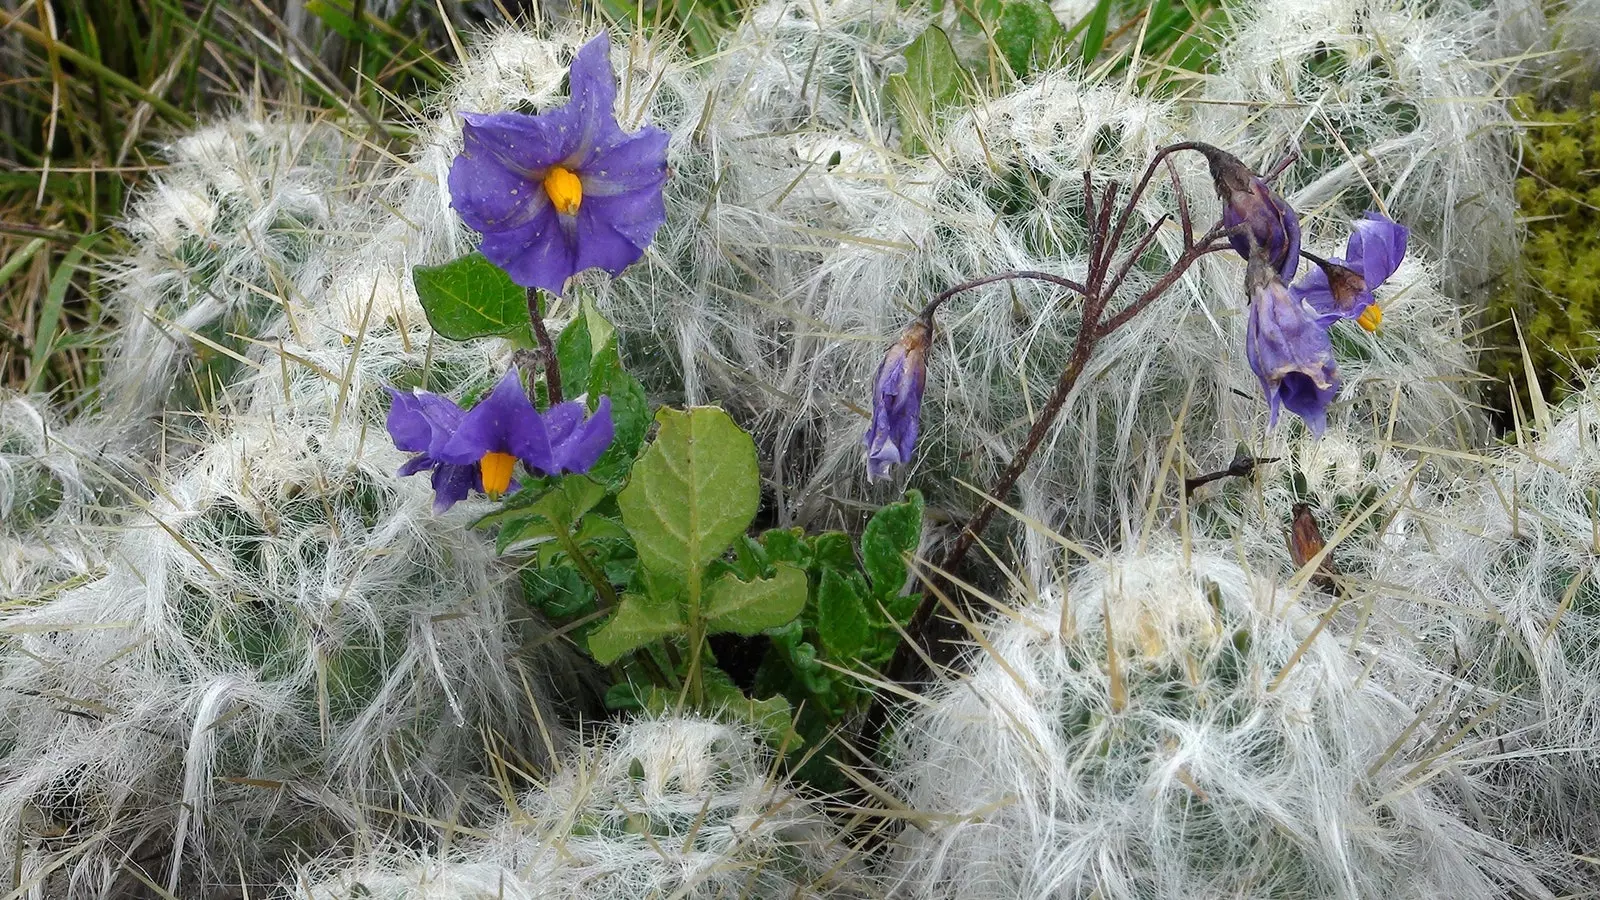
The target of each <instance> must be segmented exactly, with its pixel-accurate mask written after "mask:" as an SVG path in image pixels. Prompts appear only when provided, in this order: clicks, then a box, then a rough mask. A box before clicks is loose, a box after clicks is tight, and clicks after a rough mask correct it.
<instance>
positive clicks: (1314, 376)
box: [1244, 249, 1339, 436]
mask: <svg viewBox="0 0 1600 900" xmlns="http://www.w3.org/2000/svg"><path fill="white" fill-rule="evenodd" d="M1245 289H1246V291H1247V292H1248V293H1249V295H1250V321H1249V324H1248V326H1247V328H1246V331H1245V339H1244V349H1245V356H1246V357H1247V358H1248V359H1249V360H1250V368H1251V369H1252V370H1254V371H1255V373H1256V378H1258V379H1260V381H1261V390H1262V392H1264V393H1265V394H1266V395H1267V404H1268V406H1269V407H1270V409H1271V418H1270V420H1269V426H1271V425H1277V424H1278V410H1279V408H1280V407H1287V408H1288V410H1289V411H1290V412H1292V413H1294V414H1295V415H1297V416H1299V417H1300V418H1302V419H1304V420H1305V423H1306V427H1308V428H1310V429H1311V431H1312V433H1313V434H1316V435H1319V436H1320V435H1321V434H1322V432H1323V429H1325V428H1326V427H1327V424H1328V404H1329V403H1332V402H1333V398H1334V395H1336V394H1337V393H1338V392H1339V366H1338V364H1337V363H1336V362H1335V361H1334V358H1333V342H1332V340H1331V339H1330V338H1329V337H1328V325H1327V324H1325V323H1323V322H1322V320H1321V317H1320V316H1319V315H1318V313H1317V311H1316V310H1315V309H1313V308H1312V307H1311V305H1310V304H1308V303H1306V302H1305V301H1304V300H1302V299H1300V298H1298V297H1296V296H1294V295H1293V294H1292V293H1290V291H1289V286H1288V285H1286V284H1284V283H1283V278H1282V277H1281V276H1280V275H1279V273H1278V270H1277V269H1276V268H1275V267H1274V266H1273V264H1272V263H1271V262H1270V261H1269V260H1268V258H1267V255H1266V253H1265V252H1264V251H1263V250H1260V249H1258V250H1257V252H1256V253H1255V254H1254V255H1252V256H1251V257H1250V263H1249V265H1248V266H1247V267H1246V270H1245Z"/></svg>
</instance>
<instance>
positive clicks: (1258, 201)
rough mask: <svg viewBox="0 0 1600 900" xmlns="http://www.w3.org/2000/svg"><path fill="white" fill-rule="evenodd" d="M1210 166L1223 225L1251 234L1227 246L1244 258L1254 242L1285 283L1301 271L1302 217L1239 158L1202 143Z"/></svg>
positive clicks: (1239, 236)
mask: <svg viewBox="0 0 1600 900" xmlns="http://www.w3.org/2000/svg"><path fill="white" fill-rule="evenodd" d="M1198 149H1199V150H1200V152H1201V153H1203V154H1205V157H1206V162H1207V163H1208V164H1209V165H1210V166H1211V180H1212V181H1213V182H1215V184H1216V188H1217V196H1218V197H1219V198H1221V200H1222V224H1223V226H1224V227H1227V228H1232V227H1234V226H1235V225H1245V226H1247V227H1248V229H1249V231H1250V233H1249V234H1248V235H1245V234H1235V235H1229V237H1228V243H1229V244H1231V245H1232V246H1233V249H1234V250H1235V251H1237V252H1238V254H1239V255H1240V256H1242V257H1244V258H1245V259H1247V260H1248V259H1249V258H1250V246H1251V240H1252V238H1253V239H1254V242H1255V243H1256V244H1258V245H1260V246H1261V247H1263V248H1265V249H1266V251H1267V258H1268V259H1269V260H1270V261H1271V262H1272V265H1273V267H1274V268H1276V269H1277V270H1278V273H1279V274H1280V275H1282V276H1283V279H1284V280H1285V281H1289V280H1292V279H1293V278H1294V273H1295V272H1296V270H1298V269H1299V268H1300V217H1299V216H1298V215H1296V214H1295V211H1294V207H1292V206H1290V205H1289V204H1288V202H1287V201H1285V200H1284V199H1283V198H1282V197H1279V196H1278V195H1277V193H1276V192H1274V191H1273V190H1272V188H1270V187H1268V186H1267V183H1266V182H1265V181H1262V180H1261V178H1260V177H1259V176H1258V175H1256V173H1255V172H1252V171H1251V170H1250V167H1249V166H1247V165H1245V164H1244V162H1243V161H1241V160H1240V159H1239V157H1237V156H1234V155H1233V154H1232V153H1229V152H1227V151H1226V150H1220V149H1218V148H1216V147H1213V146H1211V145H1210V144H1199V145H1198Z"/></svg>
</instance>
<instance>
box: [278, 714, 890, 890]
mask: <svg viewBox="0 0 1600 900" xmlns="http://www.w3.org/2000/svg"><path fill="white" fill-rule="evenodd" d="M451 850H452V853H451V855H450V856H449V857H448V858H432V859H430V858H420V857H417V856H415V855H407V854H404V853H399V852H396V851H393V850H379V851H375V852H374V853H373V854H370V855H368V856H367V857H365V858H358V859H356V860H354V861H331V862H325V863H320V864H313V865H311V866H309V867H307V868H306V869H305V870H304V871H303V872H302V875H301V877H300V879H299V881H300V883H301V884H302V885H303V886H304V885H309V886H310V887H308V888H307V887H302V889H301V892H300V893H299V894H297V895H296V896H299V897H306V898H315V900H344V898H353V897H362V896H374V897H380V898H387V897H396V898H398V897H418V896H421V897H431V896H440V897H444V896H449V897H456V896H460V897H486V898H487V897H496V898H498V897H502V896H504V897H512V898H520V897H535V896H539V897H548V896H561V897H572V898H575V900H613V898H617V900H622V898H632V897H666V896H676V897H686V898H713V897H792V896H863V894H862V893H861V877H862V876H861V874H860V873H859V871H857V867H856V866H854V865H852V864H850V860H849V856H850V854H849V848H847V847H846V846H845V845H844V844H843V842H842V838H841V836H840V834H839V833H838V831H837V829H836V828H835V826H834V825H833V824H832V823H831V822H830V820H829V819H828V817H827V816H826V815H825V814H824V812H823V811H822V808H821V807H820V805H819V804H818V803H817V802H816V800H814V799H811V798H808V797H806V796H803V795H801V794H799V793H797V792H796V791H795V789H793V788H792V787H790V786H789V785H787V784H786V783H785V782H784V781H783V779H782V777H781V776H780V775H778V774H777V769H776V768H775V767H774V765H773V759H772V756H771V754H770V752H769V751H766V750H765V749H763V748H762V745H761V744H760V742H759V741H758V740H757V739H756V737H755V735H754V734H753V733H752V732H750V731H749V730H748V729H745V728H740V727H736V726H732V725H728V724H725V723H720V722H715V721H710V720H706V719H701V718H696V717H681V716H675V715H670V714H669V715H666V716H662V717H647V718H643V719H638V720H633V721H629V722H624V723H620V724H617V725H612V726H607V727H606V728H604V729H601V730H600V732H599V733H598V734H597V735H596V736H595V737H594V738H593V739H592V740H590V741H587V742H585V743H583V744H581V745H579V746H576V747H574V748H573V749H572V750H571V751H570V752H569V753H565V754H563V755H562V757H561V759H560V761H559V763H558V767H557V770H556V772H555V774H554V775H553V776H552V777H551V778H550V780H549V782H548V784H546V785H544V786H541V787H536V788H534V789H532V790H530V791H527V792H525V793H524V794H522V795H521V796H520V797H519V798H518V800H517V803H516V805H515V809H514V810H513V811H512V813H511V814H510V815H509V816H508V817H507V818H506V819H505V820H504V821H503V822H502V823H501V824H500V825H498V826H496V827H494V828H491V829H490V830H489V831H488V833H487V834H486V836H484V837H482V838H480V839H476V840H474V839H470V838H468V839H461V840H458V841H456V842H455V843H454V845H453V846H452V848H451ZM358 885H359V887H357V886H358ZM443 885H450V888H449V890H456V891H460V893H459V894H458V893H448V892H447V891H446V890H445V889H444V888H443V887H442V886H443ZM408 890H409V891H414V893H413V892H408ZM368 891H370V892H371V893H370V894H369V893H366V892H368ZM432 892H437V893H432ZM497 892H498V893H497Z"/></svg>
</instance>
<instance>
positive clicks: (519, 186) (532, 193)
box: [449, 127, 550, 233]
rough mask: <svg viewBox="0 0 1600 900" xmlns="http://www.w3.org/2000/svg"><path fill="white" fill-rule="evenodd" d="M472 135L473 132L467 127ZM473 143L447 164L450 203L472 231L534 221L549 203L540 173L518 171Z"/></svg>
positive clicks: (507, 226)
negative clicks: (478, 149)
mask: <svg viewBox="0 0 1600 900" xmlns="http://www.w3.org/2000/svg"><path fill="white" fill-rule="evenodd" d="M467 133H468V134H469V135H472V134H473V133H474V132H473V131H472V130H471V129H470V127H469V129H468V132H467ZM472 144H473V142H472V141H471V140H469V141H468V142H467V146H468V149H466V150H463V151H461V155H460V156H457V157H456V158H455V160H454V161H453V162H452V163H451V164H450V178H449V185H450V206H451V207H452V208H453V209H455V211H456V212H457V213H458V214H459V215H460V216H461V221H463V222H465V223H467V226H468V227H470V228H472V229H473V230H474V231H479V232H485V233H488V232H496V231H505V230H506V229H511V228H518V227H521V226H522V225H525V224H527V223H528V222H531V221H533V219H535V218H536V217H537V216H538V215H539V213H540V212H541V211H543V210H544V209H547V208H548V207H549V206H550V198H549V195H547V194H546V193H545V190H544V182H543V180H542V177H541V176H535V175H530V174H527V173H524V172H519V171H517V170H515V169H512V168H509V167H507V166H506V165H504V164H503V163H502V162H501V161H500V160H498V159H496V158H494V157H493V156H492V155H489V154H487V153H483V152H475V151H473V150H472V149H471V147H472Z"/></svg>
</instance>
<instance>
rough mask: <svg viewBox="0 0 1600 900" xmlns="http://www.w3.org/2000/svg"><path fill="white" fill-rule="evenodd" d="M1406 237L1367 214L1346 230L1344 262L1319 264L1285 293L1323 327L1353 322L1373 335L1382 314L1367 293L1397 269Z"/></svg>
mask: <svg viewBox="0 0 1600 900" xmlns="http://www.w3.org/2000/svg"><path fill="white" fill-rule="evenodd" d="M1409 233H1410V232H1409V230H1408V229H1407V228H1406V227H1405V226H1404V225H1401V224H1398V223H1396V222H1395V221H1393V220H1391V219H1390V218H1389V217H1387V216H1385V215H1383V214H1382V213H1375V212H1369V213H1367V214H1366V215H1365V216H1364V217H1362V219H1361V220H1360V221H1358V222H1356V223H1355V226H1354V227H1353V228H1352V229H1351V231H1350V240H1349V242H1348V244H1346V246H1345V251H1344V259H1339V258H1338V257H1335V258H1333V259H1330V260H1326V261H1325V262H1319V264H1318V265H1317V266H1315V267H1314V268H1312V269H1311V270H1310V271H1308V272H1306V274H1305V277H1304V278H1301V279H1300V280H1299V281H1297V282H1295V284H1294V286H1293V287H1291V288H1290V289H1289V290H1290V291H1291V292H1292V293H1293V294H1294V295H1295V296H1296V297H1298V298H1300V299H1302V300H1304V301H1305V302H1307V303H1309V304H1310V305H1311V307H1312V308H1313V309H1315V310H1316V311H1317V313H1318V314H1319V315H1320V316H1321V317H1322V320H1323V324H1325V325H1332V324H1333V323H1334V322H1337V321H1339V320H1340V319H1355V320H1356V322H1357V323H1358V324H1359V325H1360V326H1361V327H1362V328H1365V329H1366V330H1368V331H1376V330H1377V328H1378V325H1379V324H1380V323H1382V322H1383V309H1382V308H1381V307H1379V306H1378V304H1377V301H1376V300H1374V299H1373V296H1372V292H1373V291H1374V290H1376V289H1377V288H1378V286H1379V285H1381V284H1383V283H1384V282H1385V281H1388V280H1389V276H1391V275H1393V274H1394V272H1395V270H1396V269H1398V268H1400V261H1401V260H1403V259H1405V256H1406V238H1407V237H1408V236H1409Z"/></svg>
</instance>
